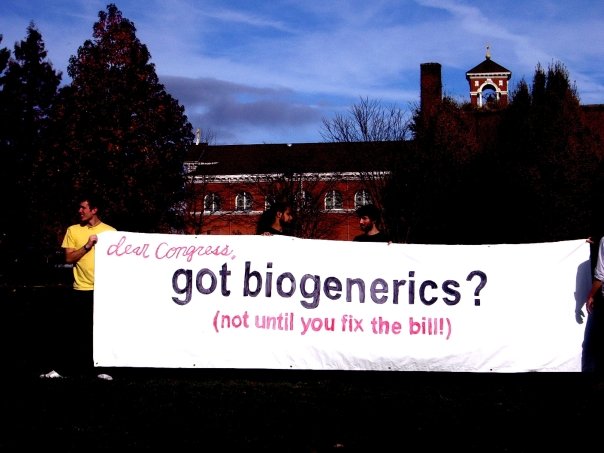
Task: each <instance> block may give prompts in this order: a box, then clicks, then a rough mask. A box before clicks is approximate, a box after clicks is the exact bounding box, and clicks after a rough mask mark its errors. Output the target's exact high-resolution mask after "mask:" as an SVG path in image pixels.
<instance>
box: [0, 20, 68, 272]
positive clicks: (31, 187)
mask: <svg viewBox="0 0 604 453" xmlns="http://www.w3.org/2000/svg"><path fill="white" fill-rule="evenodd" d="M6 56H7V54H6V51H5V50H3V51H2V55H1V56H0V65H2V63H3V61H6ZM60 81H61V74H60V73H57V72H55V71H54V69H53V68H52V64H51V63H50V62H48V61H47V52H46V50H45V45H44V42H43V40H42V35H41V34H40V32H39V31H38V30H37V29H36V27H35V25H34V24H33V23H30V25H29V27H28V28H27V36H26V39H25V40H24V41H21V42H19V43H16V44H15V47H14V58H10V59H8V60H7V61H6V70H5V72H4V74H3V76H2V79H1V86H2V92H1V94H0V96H1V98H0V99H1V101H0V117H1V120H0V147H1V149H0V159H1V162H0V181H1V182H0V184H1V186H0V187H1V189H0V194H1V195H0V200H1V207H0V209H2V212H3V213H4V215H3V216H2V220H1V221H0V229H1V234H2V237H3V254H4V258H5V259H6V258H10V259H11V260H13V261H16V262H23V261H24V260H25V259H26V258H28V256H27V254H28V252H31V255H34V256H36V255H41V254H43V253H44V252H49V253H52V251H53V250H54V248H53V245H54V244H53V243H51V244H49V241H48V238H49V235H48V230H46V226H47V224H46V223H45V222H44V220H43V215H44V213H45V210H46V207H45V206H40V205H39V194H40V191H41V190H43V189H41V187H43V186H44V182H43V181H41V180H39V178H38V173H37V170H36V169H37V167H38V164H39V161H40V159H44V157H45V151H46V131H47V129H48V125H49V114H50V112H51V109H52V106H53V103H54V102H55V100H56V95H57V89H58V86H59V83H60ZM37 257H38V258H39V256H37Z"/></svg>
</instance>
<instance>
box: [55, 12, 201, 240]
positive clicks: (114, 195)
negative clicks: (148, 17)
mask: <svg viewBox="0 0 604 453" xmlns="http://www.w3.org/2000/svg"><path fill="white" fill-rule="evenodd" d="M98 17H99V21H98V22H96V23H95V24H94V26H93V39H91V40H86V41H85V42H84V44H83V45H82V46H81V47H80V48H79V49H78V52H77V55H76V56H72V57H71V58H70V60H69V66H68V74H69V76H70V77H71V79H72V83H71V84H70V85H69V86H67V87H65V88H64V89H63V90H62V92H61V97H62V102H61V105H60V106H59V108H58V109H57V111H56V120H57V126H58V127H57V129H56V130H55V133H56V134H57V135H56V137H57V140H56V144H55V146H56V148H57V150H58V151H60V153H61V154H63V155H64V156H65V158H66V165H65V167H64V168H63V171H62V175H63V184H64V186H65V189H66V190H69V191H70V192H71V193H70V195H69V196H68V195H67V194H65V198H64V199H63V200H62V202H63V203H64V204H67V205H68V206H69V209H71V211H72V214H73V210H74V209H75V208H74V206H75V203H76V201H75V199H76V198H77V194H78V193H79V192H80V191H88V190H92V191H95V192H97V193H99V194H100V195H102V196H103V197H104V199H105V202H106V203H107V209H106V215H105V217H104V218H105V220H106V221H107V222H109V223H111V224H112V225H113V226H115V227H116V228H117V229H123V230H130V231H139V232H157V231H168V229H169V228H173V227H174V226H176V221H177V220H178V219H177V217H178V215H177V208H178V204H179V202H180V201H181V200H182V197H183V190H184V182H185V180H184V172H183V163H184V159H185V154H186V150H187V147H188V146H189V145H190V144H191V143H192V140H193V133H192V127H191V125H190V123H189V122H188V120H187V117H186V116H185V115H184V107H182V106H180V105H179V104H178V102H177V101H176V100H175V99H174V98H172V96H170V95H169V94H168V93H167V92H166V90H165V88H164V86H163V85H162V84H160V83H159V81H158V77H157V75H156V73H155V66H154V65H153V64H152V63H150V58H151V55H150V53H149V51H148V50H147V47H146V46H145V45H144V44H141V42H140V41H139V40H138V38H137V37H136V28H135V27H134V24H133V23H132V22H130V21H129V20H127V19H125V18H123V17H122V14H121V12H120V11H119V10H118V9H117V7H116V6H115V5H114V4H110V5H108V6H107V11H106V12H105V11H100V12H99V15H98ZM72 217H73V215H72Z"/></svg>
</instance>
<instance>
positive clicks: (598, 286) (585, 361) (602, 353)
mask: <svg viewBox="0 0 604 453" xmlns="http://www.w3.org/2000/svg"><path fill="white" fill-rule="evenodd" d="M590 239H591V238H590ZM588 242H591V241H590V240H588ZM603 282H604V237H602V238H601V239H600V244H599V246H598V255H597V262H596V267H595V268H594V277H593V283H592V285H591V290H590V291H589V294H588V295H587V300H586V301H585V307H586V309H587V324H586V325H585V337H584V339H583V355H582V357H581V370H582V371H585V372H598V373H602V371H603V370H604V341H603V340H604V337H603V335H604V306H603V305H602V304H603V303H604V297H603V296H604V285H603Z"/></svg>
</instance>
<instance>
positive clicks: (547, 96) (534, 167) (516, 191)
mask: <svg viewBox="0 0 604 453" xmlns="http://www.w3.org/2000/svg"><path fill="white" fill-rule="evenodd" d="M594 121H595V120H594V118H590V117H588V116H587V114H586V112H585V110H584V109H583V108H582V106H581V105H580V101H579V97H578V95H577V90H576V87H574V86H573V85H572V84H571V83H570V81H569V76H568V73H567V71H566V69H565V67H564V66H563V65H562V64H561V63H555V64H552V65H551V66H550V67H549V68H547V70H545V69H543V68H542V67H541V66H540V65H537V68H536V70H535V75H534V78H533V81H532V84H531V85H530V86H529V84H528V83H526V82H525V81H524V80H521V81H520V83H519V84H518V86H517V88H516V89H515V90H514V91H513V92H512V93H511V95H510V102H509V105H508V106H507V107H502V108H497V106H494V108H491V109H481V110H476V109H475V108H472V107H471V106H469V105H460V104H458V103H456V102H454V101H453V100H451V99H449V98H447V97H445V98H444V99H443V101H442V103H441V104H440V105H439V106H438V108H437V109H436V111H435V113H434V114H433V115H431V116H430V117H425V116H423V115H422V112H421V111H420V110H417V111H416V112H415V115H414V119H413V121H412V129H413V133H414V138H415V139H414V141H413V144H412V146H411V151H410V152H409V153H407V154H405V155H403V156H401V159H400V161H399V162H398V165H397V168H396V169H395V171H394V177H393V178H392V180H391V181H390V185H389V187H388V188H387V189H386V193H385V194H384V195H385V201H384V205H385V207H386V208H387V209H386V212H387V216H388V223H389V225H390V227H391V229H392V230H393V231H395V232H396V233H398V239H399V240H401V241H406V242H416V243H444V244H485V243H525V242H550V241H560V240H569V239H579V238H587V237H589V236H592V237H593V238H594V240H596V241H597V240H598V239H599V237H600V236H601V235H602V234H603V233H604V218H603V211H602V209H601V207H602V202H603V197H604V191H603V190H602V188H603V187H604V186H603V183H604V172H603V171H602V157H603V153H604V150H603V148H602V142H601V139H602V137H601V136H600V135H599V134H598V129H597V127H598V125H597V124H595V123H594Z"/></svg>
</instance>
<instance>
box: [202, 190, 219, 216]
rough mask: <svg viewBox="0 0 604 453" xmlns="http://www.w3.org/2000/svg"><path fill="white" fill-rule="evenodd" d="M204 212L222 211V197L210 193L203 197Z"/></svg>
mask: <svg viewBox="0 0 604 453" xmlns="http://www.w3.org/2000/svg"><path fill="white" fill-rule="evenodd" d="M203 211H204V212H216V211H220V196H219V195H218V194H217V193H214V192H210V193H209V194H207V195H206V196H205V197H203Z"/></svg>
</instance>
